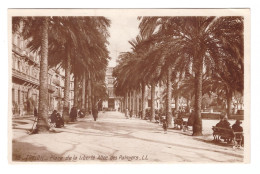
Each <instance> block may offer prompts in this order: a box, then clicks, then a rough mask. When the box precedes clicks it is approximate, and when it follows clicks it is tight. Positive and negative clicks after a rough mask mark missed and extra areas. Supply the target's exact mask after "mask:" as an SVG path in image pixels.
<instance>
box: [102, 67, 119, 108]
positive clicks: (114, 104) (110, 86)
mask: <svg viewBox="0 0 260 174" xmlns="http://www.w3.org/2000/svg"><path fill="white" fill-rule="evenodd" d="M113 69H114V67H108V68H107V71H106V78H105V82H106V86H107V93H108V96H109V98H108V100H106V101H103V103H102V107H103V109H104V110H106V109H107V110H118V109H119V108H120V97H117V96H116V95H115V92H114V81H115V78H114V77H113V76H112V73H113Z"/></svg>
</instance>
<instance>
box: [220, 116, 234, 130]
mask: <svg viewBox="0 0 260 174" xmlns="http://www.w3.org/2000/svg"><path fill="white" fill-rule="evenodd" d="M216 127H221V128H226V129H231V127H230V123H229V122H228V120H227V117H223V118H222V119H221V120H220V121H219V122H218V123H217V124H216Z"/></svg>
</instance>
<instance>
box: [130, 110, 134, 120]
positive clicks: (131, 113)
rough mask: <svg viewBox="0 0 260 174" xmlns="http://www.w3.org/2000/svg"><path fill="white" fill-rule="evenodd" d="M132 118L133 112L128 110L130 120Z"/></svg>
mask: <svg viewBox="0 0 260 174" xmlns="http://www.w3.org/2000/svg"><path fill="white" fill-rule="evenodd" d="M132 116H133V110H132V109H131V110H130V118H132Z"/></svg>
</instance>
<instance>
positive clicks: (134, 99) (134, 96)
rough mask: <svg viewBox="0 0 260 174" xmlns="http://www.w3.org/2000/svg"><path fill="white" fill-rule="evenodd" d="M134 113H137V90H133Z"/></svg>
mask: <svg viewBox="0 0 260 174" xmlns="http://www.w3.org/2000/svg"><path fill="white" fill-rule="evenodd" d="M133 115H136V91H135V90H133Z"/></svg>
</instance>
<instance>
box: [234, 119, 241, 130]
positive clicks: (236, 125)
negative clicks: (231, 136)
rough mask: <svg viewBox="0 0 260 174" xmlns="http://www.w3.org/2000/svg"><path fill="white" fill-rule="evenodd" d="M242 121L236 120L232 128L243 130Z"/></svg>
mask: <svg viewBox="0 0 260 174" xmlns="http://www.w3.org/2000/svg"><path fill="white" fill-rule="evenodd" d="M241 123H242V122H241V121H240V120H236V122H235V124H233V125H232V129H233V131H234V132H243V128H242V126H240V124H241Z"/></svg>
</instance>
